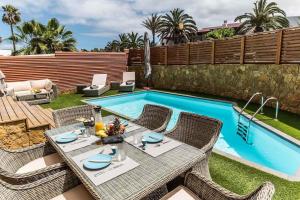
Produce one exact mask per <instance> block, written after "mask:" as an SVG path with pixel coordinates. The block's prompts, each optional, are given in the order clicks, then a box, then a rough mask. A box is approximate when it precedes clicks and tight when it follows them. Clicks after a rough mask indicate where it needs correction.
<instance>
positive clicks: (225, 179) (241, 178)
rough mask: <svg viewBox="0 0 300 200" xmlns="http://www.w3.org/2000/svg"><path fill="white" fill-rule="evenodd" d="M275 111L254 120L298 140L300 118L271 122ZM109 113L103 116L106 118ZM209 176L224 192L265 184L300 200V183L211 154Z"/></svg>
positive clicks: (279, 199) (65, 101)
mask: <svg viewBox="0 0 300 200" xmlns="http://www.w3.org/2000/svg"><path fill="white" fill-rule="evenodd" d="M180 93H183V94H190V95H194V96H199V97H205V98H213V99H221V100H231V101H234V100H233V99H229V98H223V97H216V96H212V95H204V94H197V93H188V92H180ZM114 94H118V91H116V90H111V91H108V92H106V93H105V94H103V95H102V96H109V95H114ZM82 99H85V97H82V95H80V94H62V95H60V96H59V97H58V98H57V99H56V100H55V101H53V102H51V103H50V104H46V105H43V107H47V108H52V109H60V108H65V107H70V106H76V105H82V104H83V103H82V102H81V100H82ZM237 103H238V105H239V106H240V107H243V105H244V104H245V102H243V101H237ZM257 107H258V105H255V104H250V105H249V107H248V110H246V111H247V112H249V113H253V112H255V110H256V109H257ZM274 112H275V111H274V109H273V108H268V107H266V108H265V109H264V115H257V118H258V119H260V120H263V121H264V122H265V123H267V124H269V125H271V126H273V127H275V128H277V129H279V130H281V131H283V132H285V133H287V134H289V135H291V136H293V137H295V138H297V139H300V123H299V121H300V116H298V115H295V114H292V113H288V112H284V111H280V112H279V118H278V119H279V120H278V121H275V120H273V116H274ZM107 114H108V113H106V112H105V113H103V115H107ZM209 165H210V172H211V175H212V178H213V180H214V181H215V182H216V183H218V184H220V185H221V186H223V187H225V188H226V189H228V190H230V191H232V192H235V193H237V194H248V193H250V192H252V191H253V190H254V189H256V188H257V187H258V186H259V185H260V184H261V183H263V182H265V181H271V182H272V183H273V184H274V185H275V188H276V192H275V196H274V199H275V200H300V183H299V182H298V183H297V182H289V181H286V180H284V179H281V178H278V177H275V176H273V175H271V174H268V173H265V172H262V171H259V170H257V169H254V168H252V167H249V166H247V165H244V164H242V163H239V162H237V161H234V160H231V159H229V158H226V157H223V156H220V155H217V154H212V156H211V158H210V164H209Z"/></svg>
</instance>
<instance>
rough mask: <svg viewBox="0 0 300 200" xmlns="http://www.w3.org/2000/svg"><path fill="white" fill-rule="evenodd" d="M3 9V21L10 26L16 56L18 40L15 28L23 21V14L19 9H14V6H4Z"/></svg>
mask: <svg viewBox="0 0 300 200" xmlns="http://www.w3.org/2000/svg"><path fill="white" fill-rule="evenodd" d="M2 9H3V12H4V13H3V16H2V21H3V23H6V24H8V25H9V26H10V31H11V40H12V43H13V55H14V54H15V52H16V38H15V35H14V28H13V26H14V25H16V24H17V23H19V22H20V21H21V13H20V12H19V10H18V9H17V8H15V7H13V6H12V5H6V6H2Z"/></svg>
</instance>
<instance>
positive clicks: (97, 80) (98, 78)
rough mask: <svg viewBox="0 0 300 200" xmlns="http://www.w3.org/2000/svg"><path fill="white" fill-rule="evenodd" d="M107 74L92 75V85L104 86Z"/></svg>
mask: <svg viewBox="0 0 300 200" xmlns="http://www.w3.org/2000/svg"><path fill="white" fill-rule="evenodd" d="M106 79H107V74H94V76H93V81H92V85H106Z"/></svg>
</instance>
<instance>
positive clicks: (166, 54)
mask: <svg viewBox="0 0 300 200" xmlns="http://www.w3.org/2000/svg"><path fill="white" fill-rule="evenodd" d="M165 65H166V66H167V65H168V46H166V47H165Z"/></svg>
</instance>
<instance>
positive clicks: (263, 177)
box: [209, 154, 300, 200]
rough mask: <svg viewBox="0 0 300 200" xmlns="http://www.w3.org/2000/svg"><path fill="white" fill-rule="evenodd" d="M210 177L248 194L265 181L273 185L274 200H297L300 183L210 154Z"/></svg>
mask: <svg viewBox="0 0 300 200" xmlns="http://www.w3.org/2000/svg"><path fill="white" fill-rule="evenodd" d="M209 168H210V173H211V176H212V179H213V180H214V181H215V182H216V183H218V184H219V185H221V186H223V187H225V188H226V189H228V190H230V191H232V192H235V193H237V194H249V193H250V192H252V191H253V190H255V189H256V188H257V187H258V186H259V185H260V184H262V183H263V182H265V181H270V182H272V183H273V184H274V185H275V195H274V198H273V199H274V200H299V199H300V183H299V182H290V181H286V180H283V179H281V178H278V177H276V176H273V175H271V174H267V173H265V172H262V171H259V170H257V169H255V168H252V167H249V166H246V165H244V164H241V163H239V162H236V161H233V160H231V159H228V158H226V157H223V156H220V155H217V154H212V156H211V158H210V162H209Z"/></svg>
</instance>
